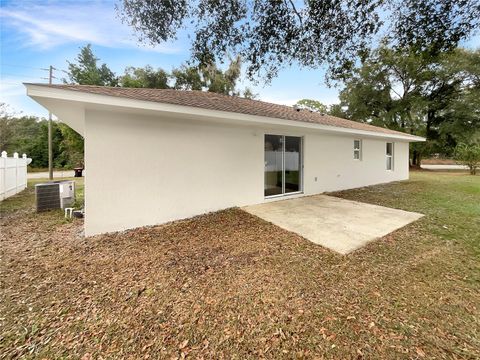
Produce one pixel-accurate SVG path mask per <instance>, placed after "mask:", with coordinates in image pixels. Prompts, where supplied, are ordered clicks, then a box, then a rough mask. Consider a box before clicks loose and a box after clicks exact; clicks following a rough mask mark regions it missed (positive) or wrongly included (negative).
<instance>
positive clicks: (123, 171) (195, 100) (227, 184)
mask: <svg viewBox="0 0 480 360" xmlns="http://www.w3.org/2000/svg"><path fill="white" fill-rule="evenodd" d="M25 85H26V87H27V93H28V95H29V96H30V97H31V98H33V99H34V100H36V101H37V102H38V103H40V104H41V105H43V106H44V107H45V108H47V109H48V110H49V111H51V112H52V113H53V114H54V115H56V116H57V117H58V118H59V119H60V120H61V121H64V122H65V123H66V124H68V125H69V126H70V127H72V128H73V129H74V130H76V131H77V132H78V133H80V134H81V135H83V136H84V138H85V164H86V169H87V177H86V184H85V211H86V218H85V234H86V235H87V236H89V235H94V234H99V233H104V232H111V231H118V230H124V229H130V228H135V227H140V226H145V225H152V224H160V223H165V222H168V221H172V220H177V219H182V218H188V217H191V216H194V215H198V214H202V213H206V212H210V211H215V210H220V209H225V208H228V207H233V206H244V205H251V204H258V203H262V202H267V201H276V200H282V199H288V198H292V197H299V196H306V195H313V194H318V193H322V192H325V191H333V190H342V189H348V188H355V187H361V186H366V185H373V184H378V183H386V182H390V181H398V180H406V179H408V172H409V143H410V142H414V141H424V139H423V138H420V137H417V136H412V135H409V134H405V133H402V132H397V131H393V130H388V129H385V128H380V127H375V126H371V125H368V124H364V123H358V122H353V121H349V120H345V119H340V118H336V117H332V116H329V115H324V114H320V113H315V112H310V111H308V110H301V109H296V108H293V107H289V106H283V105H276V104H270V103H266V102H261V101H255V100H249V99H244V98H239V97H231V96H225V95H219V94H215V93H208V92H199V91H176V90H163V89H133V88H109V87H98V86H80V85H44V84H25Z"/></svg>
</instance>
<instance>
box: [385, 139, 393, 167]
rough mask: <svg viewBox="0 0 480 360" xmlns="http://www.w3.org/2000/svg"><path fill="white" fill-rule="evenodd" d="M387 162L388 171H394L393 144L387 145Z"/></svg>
mask: <svg viewBox="0 0 480 360" xmlns="http://www.w3.org/2000/svg"><path fill="white" fill-rule="evenodd" d="M385 150H386V151H385V155H386V161H387V164H386V165H387V167H386V168H387V170H393V143H387V146H386V149H385Z"/></svg>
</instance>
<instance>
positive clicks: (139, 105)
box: [25, 84, 425, 142]
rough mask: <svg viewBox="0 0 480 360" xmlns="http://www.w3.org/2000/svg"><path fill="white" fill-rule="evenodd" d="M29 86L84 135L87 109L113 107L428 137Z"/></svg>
mask: <svg viewBox="0 0 480 360" xmlns="http://www.w3.org/2000/svg"><path fill="white" fill-rule="evenodd" d="M25 86H26V88H27V95H28V96H29V97H31V98H32V99H34V100H35V101H36V102H38V103H39V104H40V105H42V106H44V107H45V108H46V109H47V110H49V111H50V112H51V113H52V114H54V115H55V116H56V117H57V118H58V119H59V120H60V121H62V122H64V123H66V124H68V125H69V126H70V127H71V128H72V129H74V130H75V131H77V132H78V133H79V134H80V135H82V136H83V135H84V133H85V112H86V111H87V110H108V109H110V110H112V108H113V109H115V110H117V111H118V110H120V111H125V112H133V113H140V114H153V115H157V116H172V117H179V118H184V119H189V120H197V121H204V120H207V121H219V122H220V121H221V122H225V120H228V121H229V123H240V124H245V125H249V124H250V125H261V126H265V125H266V126H281V127H283V128H289V127H290V128H295V129H309V130H313V131H315V130H316V131H320V132H327V133H337V134H344V135H361V136H365V137H373V138H384V139H392V140H400V141H406V142H416V141H425V138H423V137H419V136H414V135H408V134H405V135H402V134H388V133H381V132H375V131H365V130H357V129H350V128H343V127H337V126H329V125H323V124H317V123H309V122H302V121H293V120H285V119H278V118H271V117H265V116H257V115H248V114H242V113H235V112H227V111H219V110H210V109H204V108H198V107H192V106H184V105H173V104H166V103H159V102H152V101H144V100H137V99H129V98H125V97H116V96H109V95H100V94H92V93H87V92H80V91H73V90H66V89H59V88H52V87H47V86H41V85H35V84H25Z"/></svg>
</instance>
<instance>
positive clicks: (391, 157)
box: [385, 142, 395, 171]
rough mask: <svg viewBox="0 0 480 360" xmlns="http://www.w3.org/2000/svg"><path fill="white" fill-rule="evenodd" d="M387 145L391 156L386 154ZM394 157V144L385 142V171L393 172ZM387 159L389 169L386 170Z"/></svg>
mask: <svg viewBox="0 0 480 360" xmlns="http://www.w3.org/2000/svg"><path fill="white" fill-rule="evenodd" d="M388 144H391V154H388ZM394 155H395V143H394V142H386V143H385V170H386V171H393V169H394ZM388 159H390V169H389V168H388V165H387V164H388Z"/></svg>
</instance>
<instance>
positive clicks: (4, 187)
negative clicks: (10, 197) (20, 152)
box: [0, 151, 7, 200]
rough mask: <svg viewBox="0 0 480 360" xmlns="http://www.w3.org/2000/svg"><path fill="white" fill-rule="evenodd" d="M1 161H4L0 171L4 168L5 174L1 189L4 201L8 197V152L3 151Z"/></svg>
mask: <svg viewBox="0 0 480 360" xmlns="http://www.w3.org/2000/svg"><path fill="white" fill-rule="evenodd" d="M0 159H1V161H2V165H3V167H2V166H0V169H2V168H3V174H2V188H1V189H0V191H1V193H0V200H3V199H5V198H6V197H7V152H6V151H2V156H1V158H0Z"/></svg>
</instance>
